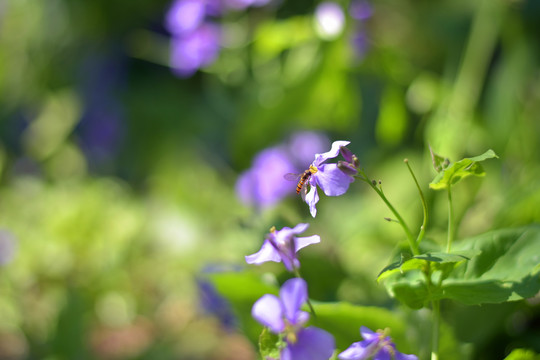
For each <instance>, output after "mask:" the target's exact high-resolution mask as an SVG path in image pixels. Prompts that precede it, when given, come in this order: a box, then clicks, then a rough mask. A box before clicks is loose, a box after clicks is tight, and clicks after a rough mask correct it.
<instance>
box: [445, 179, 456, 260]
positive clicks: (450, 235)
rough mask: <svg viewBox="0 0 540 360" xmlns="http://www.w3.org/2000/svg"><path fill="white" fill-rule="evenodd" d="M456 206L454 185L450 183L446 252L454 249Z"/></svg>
mask: <svg viewBox="0 0 540 360" xmlns="http://www.w3.org/2000/svg"><path fill="white" fill-rule="evenodd" d="M454 231H455V230H454V207H453V206H452V186H451V185H450V184H448V240H447V242H446V252H447V253H449V252H450V250H451V249H452V242H453V241H454Z"/></svg>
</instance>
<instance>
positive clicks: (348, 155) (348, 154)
mask: <svg viewBox="0 0 540 360" xmlns="http://www.w3.org/2000/svg"><path fill="white" fill-rule="evenodd" d="M339 152H340V153H341V156H343V158H344V159H345V161H346V162H348V163H352V162H353V156H355V155H354V154H353V153H352V152H351V150H349V149H348V148H346V147H345V146H340V148H339Z"/></svg>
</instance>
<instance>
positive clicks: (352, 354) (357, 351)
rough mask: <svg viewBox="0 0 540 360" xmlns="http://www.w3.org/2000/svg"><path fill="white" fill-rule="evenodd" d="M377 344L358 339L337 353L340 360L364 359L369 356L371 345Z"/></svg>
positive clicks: (371, 349)
mask: <svg viewBox="0 0 540 360" xmlns="http://www.w3.org/2000/svg"><path fill="white" fill-rule="evenodd" d="M374 345H375V346H376V345H377V344H376V343H374V342H371V341H359V342H355V343H353V344H352V345H351V346H349V347H348V348H347V349H346V350H345V351H343V352H341V353H340V354H339V355H338V359H340V360H364V359H367V358H369V357H370V356H371V354H372V352H373V347H374Z"/></svg>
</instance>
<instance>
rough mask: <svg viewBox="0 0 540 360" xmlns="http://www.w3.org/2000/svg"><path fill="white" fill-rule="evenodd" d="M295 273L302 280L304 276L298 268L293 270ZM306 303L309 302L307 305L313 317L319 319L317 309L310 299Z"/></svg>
mask: <svg viewBox="0 0 540 360" xmlns="http://www.w3.org/2000/svg"><path fill="white" fill-rule="evenodd" d="M293 273H294V275H295V276H296V277H297V278H300V279H302V275H300V270H298V268H296V267H295V268H293ZM306 302H307V304H308V306H309V311H310V312H311V314H312V315H313V317H317V314H316V313H315V309H314V308H313V305H312V304H311V301H309V298H308V299H307V300H306Z"/></svg>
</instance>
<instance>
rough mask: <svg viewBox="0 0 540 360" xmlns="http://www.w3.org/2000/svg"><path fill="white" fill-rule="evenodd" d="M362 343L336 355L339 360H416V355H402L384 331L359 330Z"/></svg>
mask: <svg viewBox="0 0 540 360" xmlns="http://www.w3.org/2000/svg"><path fill="white" fill-rule="evenodd" d="M360 334H361V335H362V338H363V339H364V340H363V341H359V342H355V343H353V344H352V345H351V346H350V347H349V348H348V349H346V350H345V351H343V352H342V353H340V354H339V355H338V359H340V360H366V359H370V358H371V357H373V359H374V360H392V359H393V360H417V359H418V357H417V356H416V355H407V354H402V353H400V352H399V351H397V350H396V345H395V344H394V343H393V342H392V339H391V338H390V337H389V336H386V334H385V332H384V331H380V330H379V331H377V332H373V331H371V330H370V329H368V328H367V327H365V326H362V327H361V328H360Z"/></svg>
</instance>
